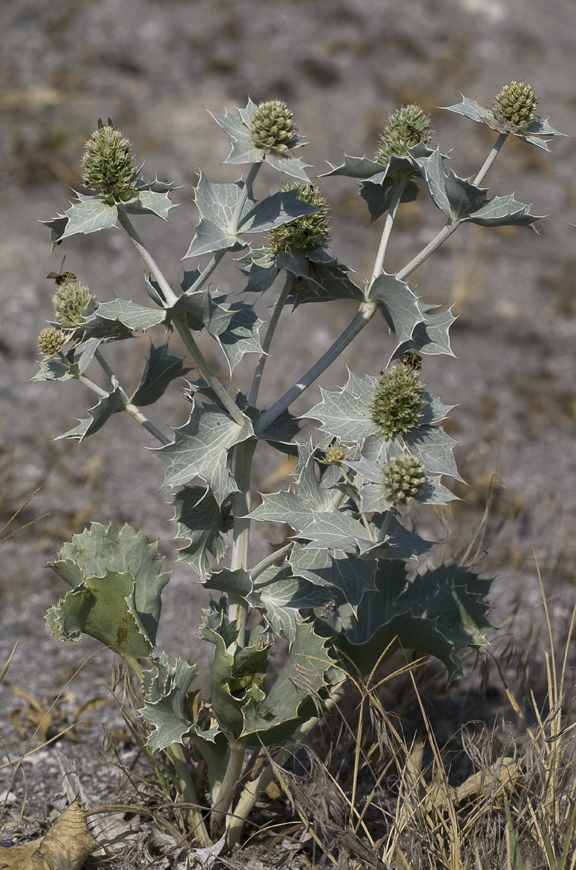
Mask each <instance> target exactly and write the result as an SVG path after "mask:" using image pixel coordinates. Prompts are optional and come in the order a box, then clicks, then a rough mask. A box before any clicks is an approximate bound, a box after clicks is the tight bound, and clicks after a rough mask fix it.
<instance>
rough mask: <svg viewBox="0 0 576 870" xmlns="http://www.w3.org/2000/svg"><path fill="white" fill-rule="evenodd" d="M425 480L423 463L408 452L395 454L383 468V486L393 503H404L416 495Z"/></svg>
mask: <svg viewBox="0 0 576 870" xmlns="http://www.w3.org/2000/svg"><path fill="white" fill-rule="evenodd" d="M425 482H426V469H425V467H424V465H423V464H422V463H421V462H420V460H419V459H417V458H416V457H415V456H411V455H410V454H409V453H404V454H402V455H401V456H395V457H394V458H393V459H391V460H390V462H389V464H388V465H387V466H386V468H385V469H384V486H385V487H386V491H387V493H388V495H389V496H390V498H391V499H392V501H393V502H394V504H406V502H407V501H408V499H409V498H414V497H415V496H417V495H418V493H419V492H420V491H421V490H422V487H423V486H424V484H425Z"/></svg>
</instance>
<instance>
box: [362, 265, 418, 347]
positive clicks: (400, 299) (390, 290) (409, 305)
mask: <svg viewBox="0 0 576 870" xmlns="http://www.w3.org/2000/svg"><path fill="white" fill-rule="evenodd" d="M368 298H369V299H370V301H371V302H377V303H378V304H379V305H384V306H385V308H386V310H387V311H388V313H389V315H390V319H391V322H392V324H391V325H392V328H393V330H394V333H395V335H396V341H397V343H398V344H403V343H404V342H406V341H409V340H410V339H411V338H412V335H413V333H414V330H415V328H416V326H417V324H418V323H421V322H422V321H423V320H424V312H423V310H422V308H421V307H420V301H419V299H418V296H417V295H416V294H415V293H414V291H413V290H412V288H411V287H410V286H409V285H408V284H407V283H406V282H405V281H401V280H400V279H399V278H397V277H396V275H389V274H388V273H387V272H381V273H380V275H378V277H377V278H376V279H375V280H374V281H373V282H372V285H371V287H370V293H369V296H368ZM387 319H388V318H387Z"/></svg>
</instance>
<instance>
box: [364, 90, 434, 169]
mask: <svg viewBox="0 0 576 870" xmlns="http://www.w3.org/2000/svg"><path fill="white" fill-rule="evenodd" d="M431 139H432V128H431V126H430V116H429V115H426V114H425V113H424V112H423V111H422V109H421V108H420V106H417V105H415V104H412V105H411V106H405V107H404V106H403V107H402V108H401V109H398V110H397V111H396V112H394V113H393V114H392V115H390V117H389V118H388V123H387V124H386V126H385V127H384V129H383V130H382V132H381V134H380V147H379V149H378V151H377V152H376V156H375V158H374V159H375V160H377V161H378V163H383V164H384V165H385V166H387V165H388V163H389V162H390V158H391V157H405V156H406V154H408V149H409V148H414V146H415V145H419V144H420V143H422V144H423V145H428V143H429V142H430V141H431Z"/></svg>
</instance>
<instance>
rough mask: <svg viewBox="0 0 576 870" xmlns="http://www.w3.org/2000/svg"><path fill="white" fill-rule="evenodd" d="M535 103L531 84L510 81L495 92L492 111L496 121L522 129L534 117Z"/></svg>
mask: <svg viewBox="0 0 576 870" xmlns="http://www.w3.org/2000/svg"><path fill="white" fill-rule="evenodd" d="M537 105H538V100H537V99H536V94H535V93H534V88H533V87H532V86H531V85H527V84H526V83H525V82H510V84H509V85H504V87H503V88H502V90H501V91H499V92H498V93H497V94H496V96H495V98H494V106H493V107H492V112H493V114H494V117H495V118H496V119H497V120H498V121H501V122H503V123H507V124H512V125H513V126H514V127H518V128H519V129H522V130H523V129H525V128H526V127H527V126H528V124H531V123H532V121H533V120H534V118H535V117H536V106H537Z"/></svg>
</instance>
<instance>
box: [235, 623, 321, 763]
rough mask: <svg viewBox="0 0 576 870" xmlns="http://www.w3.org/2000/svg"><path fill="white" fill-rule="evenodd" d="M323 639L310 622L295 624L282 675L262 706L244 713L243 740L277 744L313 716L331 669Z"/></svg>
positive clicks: (256, 706)
mask: <svg viewBox="0 0 576 870" xmlns="http://www.w3.org/2000/svg"><path fill="white" fill-rule="evenodd" d="M334 664H335V662H334V660H333V659H331V658H330V656H329V655H328V652H327V649H326V642H325V640H324V639H323V638H321V637H318V635H317V634H315V633H314V626H313V625H312V624H311V623H309V622H300V623H297V624H296V638H295V640H294V643H293V644H292V648H291V650H290V655H289V657H288V660H287V662H286V664H285V665H284V668H283V669H282V672H281V674H280V676H279V677H278V679H277V680H276V682H275V683H274V686H273V687H272V689H271V690H270V693H269V694H268V696H267V697H266V698H265V699H264V701H263V702H261V703H251V704H249V705H248V704H247V705H246V706H245V707H244V710H243V718H244V729H243V732H242V736H247V737H248V738H249V741H248V742H249V743H251V744H253V745H256V746H258V745H260V741H262V742H263V743H264V744H270V743H276V742H279V741H281V740H284V739H286V738H287V737H289V736H290V735H291V734H292V733H293V732H294V730H295V728H296V727H297V725H298V724H299V722H300V721H305V720H307V719H309V718H310V716H313V715H314V714H315V711H316V707H315V704H314V700H313V699H314V698H318V697H319V693H320V692H321V690H322V689H323V688H324V687H325V686H327V685H328V677H327V671H329V670H330V669H331V668H333V667H334Z"/></svg>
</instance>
